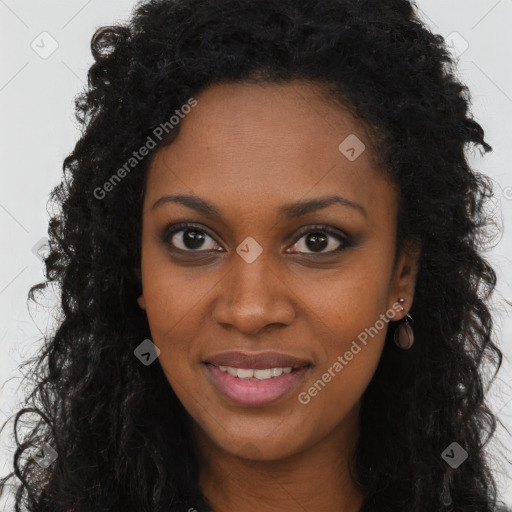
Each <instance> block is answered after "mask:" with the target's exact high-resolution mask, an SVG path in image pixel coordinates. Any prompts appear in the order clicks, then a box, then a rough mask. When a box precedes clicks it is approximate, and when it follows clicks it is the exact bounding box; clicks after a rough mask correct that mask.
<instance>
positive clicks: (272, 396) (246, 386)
mask: <svg viewBox="0 0 512 512" xmlns="http://www.w3.org/2000/svg"><path fill="white" fill-rule="evenodd" d="M205 366H206V368H207V370H208V375H209V376H210V378H211V380H212V381H213V384H214V385H215V387H216V388H217V390H218V391H219V392H220V393H221V394H222V395H223V396H224V397H226V398H227V399H228V400H230V401H231V402H233V403H234V404H236V405H242V406H245V407H261V406H263V405H268V404H271V403H272V402H275V401H276V400H279V399H280V398H282V397H283V396H285V395H287V394H288V393H290V392H291V391H292V390H293V389H294V388H296V387H297V386H298V385H299V383H300V382H301V381H302V380H303V379H304V377H305V375H306V373H307V372H308V370H309V369H310V368H311V366H305V367H303V368H301V369H299V370H295V371H292V372H290V373H283V374H281V375H280V376H279V377H272V378H270V379H265V380H260V381H257V380H249V379H239V378H238V377H233V375H230V374H229V373H228V372H223V371H222V370H221V369H219V368H217V367H216V366H214V365H213V364H210V363H205Z"/></svg>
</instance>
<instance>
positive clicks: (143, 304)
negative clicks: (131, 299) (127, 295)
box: [132, 267, 146, 309]
mask: <svg viewBox="0 0 512 512" xmlns="http://www.w3.org/2000/svg"><path fill="white" fill-rule="evenodd" d="M132 272H133V274H134V275H135V277H136V279H137V281H138V282H139V284H140V286H141V288H142V273H141V271H140V268H139V267H132ZM137 304H138V305H139V307H140V308H141V309H146V300H145V299H144V295H143V294H141V295H139V296H138V297H137Z"/></svg>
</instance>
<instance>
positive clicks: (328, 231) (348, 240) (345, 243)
mask: <svg viewBox="0 0 512 512" xmlns="http://www.w3.org/2000/svg"><path fill="white" fill-rule="evenodd" d="M171 227H172V230H171ZM171 227H167V228H166V229H164V231H163V234H162V241H163V242H164V244H166V245H167V246H168V247H169V248H170V249H171V250H172V251H174V252H181V253H211V252H221V251H218V250H216V249H210V250H201V249H197V250H193V249H189V250H185V249H180V248H178V247H176V246H174V245H173V244H172V243H171V239H172V237H173V236H174V235H175V234H176V233H179V232H180V231H186V230H187V229H196V230H197V231H200V232H202V233H204V234H206V235H208V236H209V237H210V238H212V239H213V240H214V241H215V236H214V235H213V233H211V232H210V231H209V230H208V229H205V228H204V227H202V226H201V225H199V224H194V223H180V224H176V225H174V226H171ZM308 233H322V234H325V235H328V236H332V237H333V238H335V239H336V240H337V241H338V242H339V243H340V246H339V247H338V248H336V249H333V250H331V251H328V252H318V253H315V252H297V254H301V255H307V256H320V257H321V256H329V255H333V254H337V253H339V252H341V251H343V250H344V249H347V248H349V247H352V246H353V245H354V240H353V238H352V237H351V236H349V235H346V234H343V233H341V232H339V231H338V230H335V229H333V228H330V227H329V226H325V225H313V226H306V227H305V228H303V229H301V230H300V231H299V233H298V234H297V236H296V238H295V239H294V240H295V241H294V242H293V243H292V244H291V245H292V246H294V245H295V244H297V243H298V242H299V240H300V239H301V238H302V237H303V236H304V235H306V234H308ZM215 243H217V242H216V241H215ZM217 244H218V243H217Z"/></svg>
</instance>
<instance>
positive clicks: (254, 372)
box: [219, 366, 292, 380]
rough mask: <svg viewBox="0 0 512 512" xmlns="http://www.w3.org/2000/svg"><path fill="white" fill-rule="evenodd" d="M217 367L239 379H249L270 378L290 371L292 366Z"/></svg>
mask: <svg viewBox="0 0 512 512" xmlns="http://www.w3.org/2000/svg"><path fill="white" fill-rule="evenodd" d="M219 369H220V370H222V371H223V372H228V373H229V374H230V375H233V377H238V378H239V379H251V378H256V379H259V380H266V379H271V378H272V377H279V375H281V374H283V373H291V371H292V368H291V366H288V367H286V368H262V369H252V368H233V367H231V366H219Z"/></svg>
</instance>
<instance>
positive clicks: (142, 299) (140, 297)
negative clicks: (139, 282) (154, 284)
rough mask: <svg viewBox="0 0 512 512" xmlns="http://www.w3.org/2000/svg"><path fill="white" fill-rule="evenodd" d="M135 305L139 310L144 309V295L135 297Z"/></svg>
mask: <svg viewBox="0 0 512 512" xmlns="http://www.w3.org/2000/svg"><path fill="white" fill-rule="evenodd" d="M137 304H138V305H139V307H140V308H141V309H144V310H145V309H146V299H144V295H139V296H138V297H137Z"/></svg>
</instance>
